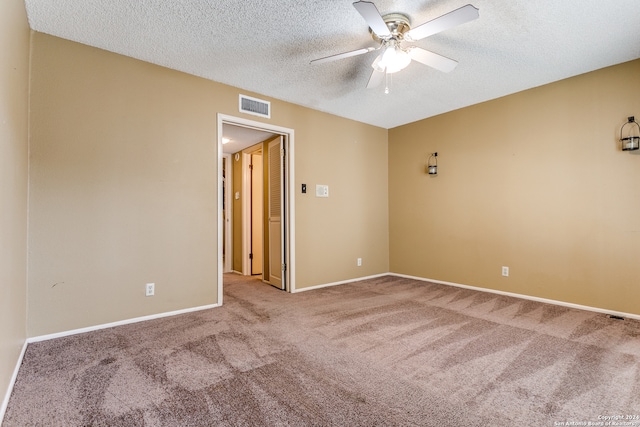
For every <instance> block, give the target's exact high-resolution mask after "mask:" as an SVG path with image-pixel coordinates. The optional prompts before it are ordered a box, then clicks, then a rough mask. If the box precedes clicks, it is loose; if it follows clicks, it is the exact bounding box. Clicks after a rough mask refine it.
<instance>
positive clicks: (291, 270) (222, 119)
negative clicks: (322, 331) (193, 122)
mask: <svg viewBox="0 0 640 427" xmlns="http://www.w3.org/2000/svg"><path fill="white" fill-rule="evenodd" d="M217 121H218V126H217V140H218V190H217V191H218V236H219V237H218V305H222V283H223V276H222V274H223V271H224V266H223V265H222V264H223V262H222V244H223V242H222V229H223V228H222V227H223V226H224V224H223V222H224V221H223V215H222V191H220V189H221V188H222V156H223V151H222V128H223V126H224V125H225V124H229V125H234V126H243V127H248V128H253V129H257V130H263V131H265V132H270V133H277V134H280V135H285V136H286V137H287V138H286V140H287V142H288V144H287V145H288V146H287V151H288V152H287V153H286V170H287V172H288V174H287V176H286V184H285V185H286V186H287V190H288V191H287V192H286V197H287V200H286V203H285V209H286V211H285V212H286V218H287V220H286V223H285V224H283V225H284V227H285V230H287V232H286V233H285V235H286V242H283V244H286V245H287V248H288V250H287V257H286V259H285V260H283V261H284V263H285V264H286V265H287V269H286V271H285V273H284V274H286V282H285V283H286V291H287V292H295V289H296V287H295V277H296V275H295V253H296V252H295V205H294V203H293V201H294V199H295V197H294V195H295V174H294V165H295V161H294V153H295V150H294V147H295V144H294V142H295V135H294V130H293V129H290V128H285V127H282V126H276V125H273V124H270V123H263V122H258V121H254V120H247V119H244V118H241V117H234V116H229V115H227V114H222V113H218V114H217Z"/></svg>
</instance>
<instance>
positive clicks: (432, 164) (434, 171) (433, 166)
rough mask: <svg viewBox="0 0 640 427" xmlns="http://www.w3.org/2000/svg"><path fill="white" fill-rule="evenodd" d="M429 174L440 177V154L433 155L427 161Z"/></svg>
mask: <svg viewBox="0 0 640 427" xmlns="http://www.w3.org/2000/svg"><path fill="white" fill-rule="evenodd" d="M427 172H428V173H429V175H438V153H431V155H430V156H429V160H427Z"/></svg>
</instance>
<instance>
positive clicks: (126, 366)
mask: <svg viewBox="0 0 640 427" xmlns="http://www.w3.org/2000/svg"><path fill="white" fill-rule="evenodd" d="M639 334H640V322H637V321H634V320H628V319H627V320H615V319H611V318H609V317H608V316H606V315H603V314H597V313H591V312H583V311H578V310H572V309H568V308H562V307H558V306H552V305H546V304H541V303H535V302H530V301H525V300H520V299H515V298H509V297H504V296H498V295H494V294H489V293H482V292H474V291H468V290H463V289H458V288H454V287H447V286H443V285H436V284H430V283H425V282H419V281H415V280H410V279H403V278H397V277H392V276H388V277H382V278H378V279H372V280H366V281H361V282H354V283H351V284H347V285H341V286H336V287H332V288H325V289H320V290H315V291H309V292H303V293H299V294H287V293H285V292H282V291H278V290H276V289H275V288H272V287H270V286H268V285H264V284H262V283H260V282H257V281H255V280H251V279H244V278H241V277H240V276H235V275H226V276H225V304H224V306H223V307H220V308H215V309H211V310H206V311H201V312H196V313H190V314H185V315H180V316H174V317H171V318H164V319H158V320H153V321H148V322H142V323H136V324H132V325H127V326H120V327H117V328H111V329H106V330H101V331H96V332H90V333H86V334H81V335H75V336H71V337H66V338H60V339H56V340H51V341H46V342H41V343H35V344H31V345H29V347H28V349H27V352H26V354H25V358H24V362H23V365H22V367H21V369H20V372H19V375H18V379H17V382H16V385H15V388H14V391H13V394H12V396H11V399H10V401H9V407H8V408H7V413H6V416H5V419H4V423H3V424H2V425H3V426H4V427H13V426H20V427H23V426H245V425H246V426H284V425H292V426H373V425H377V426H411V425H416V426H417V425H419V426H557V425H571V424H570V423H568V422H573V423H582V422H584V425H587V423H588V422H591V423H597V422H599V421H603V422H604V421H606V419H605V418H604V417H611V416H619V415H624V416H630V417H634V416H640V364H639V362H640V337H639ZM618 421H627V422H630V423H635V424H626V425H636V426H640V419H636V420H633V419H630V420H618ZM561 423H564V424H561ZM574 425H575V424H574ZM618 425H623V424H618Z"/></svg>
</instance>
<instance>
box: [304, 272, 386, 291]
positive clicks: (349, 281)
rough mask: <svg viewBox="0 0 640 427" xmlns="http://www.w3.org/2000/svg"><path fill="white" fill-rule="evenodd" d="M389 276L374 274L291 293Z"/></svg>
mask: <svg viewBox="0 0 640 427" xmlns="http://www.w3.org/2000/svg"><path fill="white" fill-rule="evenodd" d="M389 274H391V273H380V274H374V275H373V276H366V277H356V278H354V279H348V280H341V281H339V282H331V283H324V284H322V285H315V286H309V287H306V288H298V289H295V290H293V291H291V293H298V292H304V291H312V290H314V289H321V288H327V287H329V286H336V285H344V284H345V283H351V282H358V281H360V280H368V279H376V278H378V277H384V276H388V275H389Z"/></svg>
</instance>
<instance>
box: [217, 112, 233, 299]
mask: <svg viewBox="0 0 640 427" xmlns="http://www.w3.org/2000/svg"><path fill="white" fill-rule="evenodd" d="M216 133H217V141H216V145H217V150H216V153H217V157H218V158H217V165H218V167H217V169H216V175H217V179H216V182H217V183H218V184H217V186H216V194H217V195H218V206H217V207H218V208H217V209H216V214H217V215H218V234H217V240H218V253H217V255H218V280H217V283H216V287H217V288H218V299H217V301H216V302H217V304H218V305H222V278H223V277H224V276H223V274H224V261H223V259H222V251H223V250H224V249H223V244H224V243H223V241H222V235H223V234H224V233H223V232H222V230H223V229H224V215H223V214H222V190H221V189H222V185H223V182H222V156H223V155H224V152H223V150H222V118H221V117H220V114H218V124H217V127H216ZM229 166H230V165H229ZM231 256H232V257H233V253H232V254H231Z"/></svg>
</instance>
